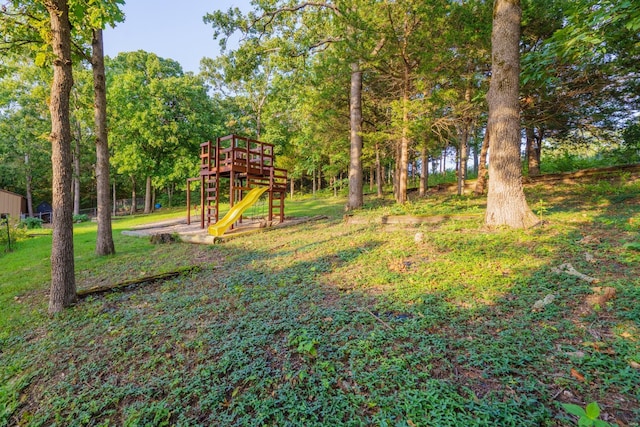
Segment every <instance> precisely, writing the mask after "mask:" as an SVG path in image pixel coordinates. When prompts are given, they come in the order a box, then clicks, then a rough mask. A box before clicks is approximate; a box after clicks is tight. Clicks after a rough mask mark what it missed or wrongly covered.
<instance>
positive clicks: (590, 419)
mask: <svg viewBox="0 0 640 427" xmlns="http://www.w3.org/2000/svg"><path fill="white" fill-rule="evenodd" d="M562 407H563V408H564V410H565V411H567V412H568V413H569V414H572V415H575V416H576V417H578V426H579V427H611V426H612V425H611V424H609V423H608V422H606V421H602V420H601V419H599V418H600V407H599V406H598V403H597V402H591V403H589V404H587V406H586V407H585V408H584V409H583V408H582V407H581V406H578V405H574V404H571V403H563V404H562Z"/></svg>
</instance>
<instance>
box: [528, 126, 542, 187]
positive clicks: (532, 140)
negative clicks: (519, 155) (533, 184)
mask: <svg viewBox="0 0 640 427" xmlns="http://www.w3.org/2000/svg"><path fill="white" fill-rule="evenodd" d="M526 135H527V170H528V172H529V176H538V175H540V150H539V148H538V140H537V138H536V131H535V129H534V128H533V127H532V126H527V129H526Z"/></svg>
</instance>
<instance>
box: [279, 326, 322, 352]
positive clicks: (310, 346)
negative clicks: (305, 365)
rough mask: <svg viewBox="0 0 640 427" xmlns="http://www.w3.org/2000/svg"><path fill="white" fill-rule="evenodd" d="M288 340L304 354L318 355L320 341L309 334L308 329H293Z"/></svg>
mask: <svg viewBox="0 0 640 427" xmlns="http://www.w3.org/2000/svg"><path fill="white" fill-rule="evenodd" d="M287 341H288V343H289V345H290V346H292V347H294V348H295V349H296V351H297V352H298V353H300V354H304V355H307V356H310V357H316V356H317V355H318V348H317V346H318V344H320V342H319V341H318V340H317V339H315V338H312V337H311V336H310V335H309V331H307V330H306V329H303V330H301V331H300V332H296V331H293V332H291V333H290V334H289V336H288V337H287Z"/></svg>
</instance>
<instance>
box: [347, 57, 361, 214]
mask: <svg viewBox="0 0 640 427" xmlns="http://www.w3.org/2000/svg"><path fill="white" fill-rule="evenodd" d="M349 118H350V148H349V199H348V201H347V209H348V210H351V209H359V208H361V207H362V204H363V195H362V181H363V179H362V70H361V69H360V64H358V63H357V62H354V63H352V64H351V98H350V102H349Z"/></svg>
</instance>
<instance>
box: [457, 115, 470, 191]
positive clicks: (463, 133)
mask: <svg viewBox="0 0 640 427" xmlns="http://www.w3.org/2000/svg"><path fill="white" fill-rule="evenodd" d="M459 137H460V147H459V149H458V196H462V195H463V194H464V181H465V179H467V159H468V157H469V154H468V150H469V144H468V142H469V141H468V140H469V128H468V125H467V123H464V124H463V125H462V127H461V128H460V132H459Z"/></svg>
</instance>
